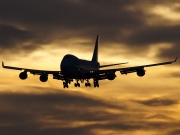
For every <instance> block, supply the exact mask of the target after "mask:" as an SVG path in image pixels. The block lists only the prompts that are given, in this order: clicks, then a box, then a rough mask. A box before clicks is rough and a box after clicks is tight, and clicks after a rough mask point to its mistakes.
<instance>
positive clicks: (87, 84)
mask: <svg viewBox="0 0 180 135" xmlns="http://www.w3.org/2000/svg"><path fill="white" fill-rule="evenodd" d="M86 81H87V82H86V83H85V86H86V87H88V86H89V87H91V84H90V83H89V79H87V80H86Z"/></svg>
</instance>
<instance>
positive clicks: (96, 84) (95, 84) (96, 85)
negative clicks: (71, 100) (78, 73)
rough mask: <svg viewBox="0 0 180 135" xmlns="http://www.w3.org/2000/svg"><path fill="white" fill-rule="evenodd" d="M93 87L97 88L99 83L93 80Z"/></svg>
mask: <svg viewBox="0 0 180 135" xmlns="http://www.w3.org/2000/svg"><path fill="white" fill-rule="evenodd" d="M94 87H99V81H98V80H96V79H94Z"/></svg>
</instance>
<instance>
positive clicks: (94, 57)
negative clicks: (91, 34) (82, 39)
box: [92, 35, 99, 62]
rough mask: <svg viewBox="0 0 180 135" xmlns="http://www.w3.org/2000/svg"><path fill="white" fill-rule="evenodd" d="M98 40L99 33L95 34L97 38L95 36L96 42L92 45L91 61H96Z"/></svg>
mask: <svg viewBox="0 0 180 135" xmlns="http://www.w3.org/2000/svg"><path fill="white" fill-rule="evenodd" d="M98 42H99V35H97V38H96V43H95V46H94V52H93V57H92V62H98Z"/></svg>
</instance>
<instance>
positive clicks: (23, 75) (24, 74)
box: [19, 72, 28, 80]
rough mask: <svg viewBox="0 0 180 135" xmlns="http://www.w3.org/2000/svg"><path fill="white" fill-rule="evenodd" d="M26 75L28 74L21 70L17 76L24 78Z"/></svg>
mask: <svg viewBox="0 0 180 135" xmlns="http://www.w3.org/2000/svg"><path fill="white" fill-rule="evenodd" d="M27 77H28V75H27V73H26V72H21V73H20V74H19V78H20V79H21V80H25V79H26V78H27Z"/></svg>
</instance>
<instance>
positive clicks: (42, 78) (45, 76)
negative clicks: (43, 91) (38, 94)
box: [39, 74, 48, 82]
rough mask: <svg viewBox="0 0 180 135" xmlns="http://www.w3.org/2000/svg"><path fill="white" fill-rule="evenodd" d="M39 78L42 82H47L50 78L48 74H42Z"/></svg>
mask: <svg viewBox="0 0 180 135" xmlns="http://www.w3.org/2000/svg"><path fill="white" fill-rule="evenodd" d="M39 80H40V81H41V82H46V81H47V80H48V76H47V75H45V74H42V75H40V77H39Z"/></svg>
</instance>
